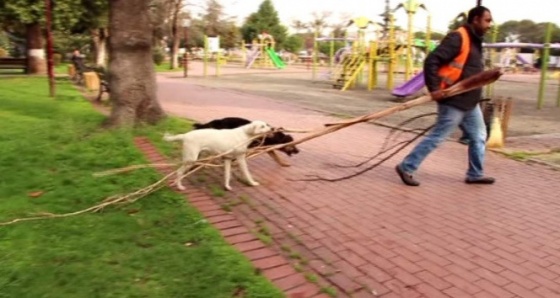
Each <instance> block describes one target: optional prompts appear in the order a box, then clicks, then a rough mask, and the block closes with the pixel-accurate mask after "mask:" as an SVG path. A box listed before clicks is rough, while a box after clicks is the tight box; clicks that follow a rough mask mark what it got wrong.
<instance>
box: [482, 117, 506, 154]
mask: <svg viewBox="0 0 560 298" xmlns="http://www.w3.org/2000/svg"><path fill="white" fill-rule="evenodd" d="M486 147H488V148H502V147H504V134H503V132H502V123H501V121H500V117H494V119H492V127H491V129H490V136H489V137H488V141H487V142H486Z"/></svg>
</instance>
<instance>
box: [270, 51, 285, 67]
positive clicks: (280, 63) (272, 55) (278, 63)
mask: <svg viewBox="0 0 560 298" xmlns="http://www.w3.org/2000/svg"><path fill="white" fill-rule="evenodd" d="M266 52H267V53H268V56H269V57H270V59H271V60H272V63H274V66H276V67H277V68H280V69H282V68H284V67H286V64H285V63H284V61H282V59H281V58H280V57H279V56H278V54H276V52H274V50H273V49H270V48H269V49H266Z"/></svg>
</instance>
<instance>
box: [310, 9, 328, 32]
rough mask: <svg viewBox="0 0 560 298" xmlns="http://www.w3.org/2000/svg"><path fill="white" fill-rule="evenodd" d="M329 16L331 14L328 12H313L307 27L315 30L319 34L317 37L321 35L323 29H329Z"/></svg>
mask: <svg viewBox="0 0 560 298" xmlns="http://www.w3.org/2000/svg"><path fill="white" fill-rule="evenodd" d="M331 15H332V12H330V11H321V12H317V11H315V12H313V13H311V16H313V19H312V20H311V23H310V24H309V26H310V27H311V28H313V29H314V30H317V31H318V32H319V35H321V34H322V33H323V31H324V30H325V28H327V27H329V18H330V17H331Z"/></svg>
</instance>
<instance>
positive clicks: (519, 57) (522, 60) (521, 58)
mask: <svg viewBox="0 0 560 298" xmlns="http://www.w3.org/2000/svg"><path fill="white" fill-rule="evenodd" d="M515 58H516V59H517V60H519V61H520V62H521V63H523V64H530V63H529V61H527V60H526V59H525V58H523V56H521V55H517V56H515Z"/></svg>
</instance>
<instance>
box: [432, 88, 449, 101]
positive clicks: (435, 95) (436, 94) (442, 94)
mask: <svg viewBox="0 0 560 298" xmlns="http://www.w3.org/2000/svg"><path fill="white" fill-rule="evenodd" d="M430 95H431V96H432V100H435V101H440V100H442V99H443V98H444V97H445V92H443V90H436V91H434V92H432V93H430Z"/></svg>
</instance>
